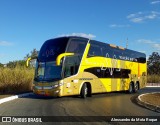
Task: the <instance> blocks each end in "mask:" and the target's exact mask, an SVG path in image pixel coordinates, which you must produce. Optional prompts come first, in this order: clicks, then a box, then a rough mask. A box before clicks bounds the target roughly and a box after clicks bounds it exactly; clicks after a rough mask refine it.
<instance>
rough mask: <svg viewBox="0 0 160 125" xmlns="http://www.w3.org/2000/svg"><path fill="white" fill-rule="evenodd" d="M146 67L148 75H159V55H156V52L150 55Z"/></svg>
mask: <svg viewBox="0 0 160 125" xmlns="http://www.w3.org/2000/svg"><path fill="white" fill-rule="evenodd" d="M147 65H148V74H158V75H160V55H159V54H158V52H153V53H152V55H150V56H149V59H148V61H147Z"/></svg>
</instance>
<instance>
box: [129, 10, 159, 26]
mask: <svg viewBox="0 0 160 125" xmlns="http://www.w3.org/2000/svg"><path fill="white" fill-rule="evenodd" d="M158 18H160V12H156V11H150V12H138V13H132V14H130V15H128V16H127V19H129V20H130V21H131V22H133V23H142V22H144V21H148V20H154V19H158Z"/></svg>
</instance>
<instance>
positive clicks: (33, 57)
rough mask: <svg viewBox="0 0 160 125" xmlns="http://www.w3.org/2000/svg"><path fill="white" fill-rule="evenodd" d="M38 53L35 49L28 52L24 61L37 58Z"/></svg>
mask: <svg viewBox="0 0 160 125" xmlns="http://www.w3.org/2000/svg"><path fill="white" fill-rule="evenodd" d="M38 52H39V51H37V50H36V49H35V48H34V49H33V50H32V51H31V52H30V54H29V53H28V54H27V55H26V56H25V57H24V60H27V59H28V58H29V57H31V58H32V59H35V58H37V56H38Z"/></svg>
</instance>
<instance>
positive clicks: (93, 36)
mask: <svg viewBox="0 0 160 125" xmlns="http://www.w3.org/2000/svg"><path fill="white" fill-rule="evenodd" d="M62 36H80V37H85V38H89V39H92V38H95V37H96V36H95V35H93V34H85V33H71V34H62V35H59V37H62Z"/></svg>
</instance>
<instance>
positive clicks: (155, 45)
mask: <svg viewBox="0 0 160 125" xmlns="http://www.w3.org/2000/svg"><path fill="white" fill-rule="evenodd" d="M137 42H138V43H143V44H147V45H149V46H150V47H152V48H154V50H155V51H160V43H158V42H155V41H152V40H147V39H139V40H137Z"/></svg>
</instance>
